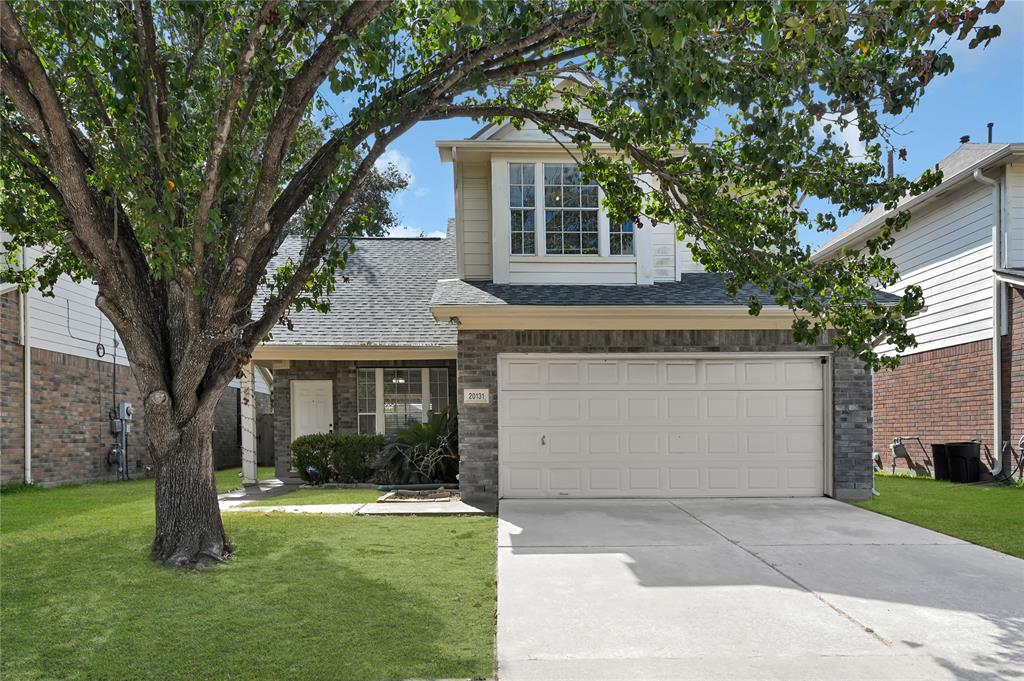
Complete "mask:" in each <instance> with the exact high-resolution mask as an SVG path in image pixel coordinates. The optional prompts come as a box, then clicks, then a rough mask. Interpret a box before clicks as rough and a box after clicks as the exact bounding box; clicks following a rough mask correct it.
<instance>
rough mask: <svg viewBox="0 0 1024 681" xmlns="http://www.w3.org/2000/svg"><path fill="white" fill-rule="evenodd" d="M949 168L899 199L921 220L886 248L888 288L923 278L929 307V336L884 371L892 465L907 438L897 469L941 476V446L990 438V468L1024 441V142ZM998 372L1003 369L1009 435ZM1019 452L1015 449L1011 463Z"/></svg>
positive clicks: (834, 245) (923, 318) (832, 246)
mask: <svg viewBox="0 0 1024 681" xmlns="http://www.w3.org/2000/svg"><path fill="white" fill-rule="evenodd" d="M939 167H940V168H941V169H942V170H943V181H942V184H941V185H939V186H938V187H936V188H934V189H932V190H931V191H929V192H926V193H924V194H921V195H920V196H917V197H914V198H912V199H909V200H907V201H905V202H904V203H903V204H902V205H901V206H900V207H899V209H901V210H903V209H906V210H910V211H911V215H912V217H911V219H910V222H909V223H908V225H907V226H906V228H904V229H903V230H902V231H900V232H898V233H897V234H896V236H895V243H894V244H893V246H892V247H891V248H890V249H889V250H888V251H887V254H888V255H889V257H891V258H892V259H893V261H894V262H895V263H896V265H897V268H898V269H899V272H900V277H901V278H900V280H899V282H898V283H897V284H896V285H895V286H893V287H891V288H890V289H888V290H889V291H890V292H893V293H899V292H902V290H903V289H904V288H905V287H906V286H907V285H910V284H917V285H919V286H921V288H922V290H923V292H924V302H925V305H926V308H925V310H924V311H922V312H921V313H919V314H918V315H916V316H915V317H914V318H913V319H911V320H910V321H909V324H908V326H909V329H910V331H911V332H912V333H914V335H915V336H916V338H917V342H918V345H917V347H915V348H912V349H910V350H907V351H905V352H904V353H903V356H902V360H901V364H900V367H899V368H898V369H896V370H894V371H883V372H881V373H879V374H877V375H876V376H875V378H874V398H873V406H874V426H875V427H874V449H875V451H876V452H878V453H879V455H880V456H881V462H880V463H881V465H882V466H884V467H885V468H887V469H888V468H889V467H890V466H892V465H893V460H892V455H891V449H890V444H891V443H892V441H893V439H894V438H897V437H901V438H905V440H906V441H905V444H906V448H907V452H908V454H909V460H908V459H907V458H905V457H902V456H901V457H898V459H897V461H896V462H895V463H896V466H897V468H898V469H900V468H904V469H905V468H911V469H914V470H916V471H918V472H920V473H924V474H930V473H931V468H932V461H931V452H930V449H931V448H930V445H931V444H932V443H941V442H951V441H963V440H975V439H976V440H980V441H981V442H982V445H983V451H984V455H983V460H984V462H985V463H986V464H987V465H988V466H989V468H991V467H993V466H995V463H996V462H995V458H994V457H995V454H996V452H998V451H999V450H1000V449H1002V446H1003V443H1007V442H1009V443H1010V444H1012V445H1013V447H1014V448H1016V445H1017V441H1018V440H1019V438H1020V437H1021V436H1022V435H1024V144H964V145H962V146H960V147H959V148H958V149H957V150H956V151H954V152H953V153H952V154H950V155H949V156H947V157H946V158H945V159H943V160H942V161H941V162H940V163H939ZM976 174H980V175H981V177H982V178H983V179H982V180H979V179H977V178H976V177H975V175H976ZM984 178H988V179H990V180H992V181H994V182H995V184H996V186H995V187H993V186H992V185H991V184H989V183H986V182H985V181H984ZM893 212H894V211H885V210H876V211H874V212H872V213H870V214H868V215H867V216H865V217H864V218H862V219H861V220H859V221H858V222H857V223H855V224H854V225H853V226H851V227H850V228H849V229H848V230H846V231H844V232H843V233H841V234H839V235H838V236H836V237H835V238H834V239H832V240H831V241H830V242H828V243H827V244H825V245H824V246H823V247H822V248H821V249H819V250H818V251H817V252H816V253H815V256H814V257H815V258H818V259H824V258H829V257H832V256H833V255H835V254H836V253H838V252H840V250H841V249H843V248H851V249H857V248H861V247H863V245H864V243H865V241H866V240H867V239H870V238H872V237H873V236H875V235H876V234H877V233H878V229H879V227H880V226H881V225H882V224H884V221H885V219H886V218H887V217H889V216H891V215H892V214H893ZM996 230H998V231H999V237H998V238H996V239H993V235H994V232H995V231H996ZM993 245H995V246H996V248H995V249H993ZM993 333H995V334H997V335H996V336H995V337H998V338H999V339H1000V343H999V348H1000V357H999V359H998V360H996V359H995V358H994V357H993V351H992V348H993V337H994V336H993ZM879 351H881V352H893V348H890V347H887V346H881V347H880V348H879ZM993 376H1001V380H1000V385H999V388H1000V392H1001V395H1000V397H999V399H1000V400H1001V406H1002V409H1001V412H1002V413H1001V419H1000V421H1001V423H1000V425H999V426H998V428H999V430H1000V431H1001V434H1000V436H999V437H998V438H997V437H996V433H995V431H996V428H997V425H996V424H995V422H994V419H993V414H994V413H995V409H994V405H995V401H996V396H995V392H994V390H993V385H994V381H993ZM915 438H920V440H921V442H922V443H923V444H924V447H923V448H922V447H921V446H920V445H919V444H918V442H917V440H916V439H915ZM1018 457H1019V453H1018V454H1010V452H1009V450H1007V451H1005V452H1004V455H1003V459H1002V462H1001V464H1002V465H1001V468H1002V470H1003V471H1009V470H1010V469H1012V468H1013V467H1014V465H1015V464H1016V463H1017V461H1019V458H1018Z"/></svg>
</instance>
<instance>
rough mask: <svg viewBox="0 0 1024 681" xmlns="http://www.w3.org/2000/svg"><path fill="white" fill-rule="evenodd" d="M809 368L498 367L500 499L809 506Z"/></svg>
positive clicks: (737, 360) (557, 363)
mask: <svg viewBox="0 0 1024 681" xmlns="http://www.w3.org/2000/svg"><path fill="white" fill-rule="evenodd" d="M822 359H823V358H822V357H820V356H807V357H799V356H793V355H789V356H785V357H773V356H772V355H769V354H765V355H763V356H757V357H752V356H745V357H739V356H729V355H727V354H723V355H720V356H715V357H714V358H690V357H686V356H683V355H678V354H677V355H662V356H661V357H651V356H649V355H648V356H643V357H636V358H635V359H633V358H629V357H622V356H619V357H615V356H607V355H605V356H601V355H551V356H547V357H545V356H544V355H539V354H533V355H518V356H516V355H503V356H502V357H500V358H499V361H498V371H499V376H500V378H499V384H498V385H499V398H498V424H499V427H498V432H499V439H498V441H499V445H498V461H499V469H500V473H499V474H500V482H499V489H500V493H501V495H502V496H503V497H506V498H515V497H520V498H523V497H570V498H572V497H643V496H647V497H711V496H722V497H731V496H752V497H763V496H820V495H822V494H823V492H824V477H825V475H824V470H825V451H826V449H825V404H826V400H825V395H824V390H825V387H824V386H825V380H824V377H825V368H826V367H825V366H823V364H822Z"/></svg>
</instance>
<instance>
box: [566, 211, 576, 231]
mask: <svg viewBox="0 0 1024 681" xmlns="http://www.w3.org/2000/svg"><path fill="white" fill-rule="evenodd" d="M562 231H563V232H578V231H580V213H579V211H577V210H567V211H565V212H564V213H562Z"/></svg>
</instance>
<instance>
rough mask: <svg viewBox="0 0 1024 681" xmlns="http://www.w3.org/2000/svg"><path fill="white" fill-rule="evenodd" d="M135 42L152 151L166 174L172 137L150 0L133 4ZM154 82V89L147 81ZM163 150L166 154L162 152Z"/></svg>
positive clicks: (137, 1)
mask: <svg viewBox="0 0 1024 681" xmlns="http://www.w3.org/2000/svg"><path fill="white" fill-rule="evenodd" d="M133 9H134V16H135V33H136V40H137V41H138V43H139V57H140V60H141V62H142V67H143V72H144V73H143V78H142V89H143V97H144V99H145V107H146V113H147V115H148V117H149V127H150V131H151V133H152V135H153V150H154V151H155V152H156V157H157V160H159V161H160V167H161V170H162V171H163V172H165V173H166V172H167V156H168V155H169V154H170V153H171V152H170V150H171V136H170V131H169V130H168V129H167V109H166V107H167V92H166V90H165V88H164V77H163V68H162V67H161V66H160V64H159V61H158V58H157V54H156V34H155V31H154V28H153V11H152V8H151V7H150V5H149V0H136V2H135V3H133ZM151 78H152V81H153V82H155V83H156V88H155V89H154V87H153V84H152V83H151V82H150V79H151ZM165 147H166V150H167V153H166V154H165V153H164V149H165Z"/></svg>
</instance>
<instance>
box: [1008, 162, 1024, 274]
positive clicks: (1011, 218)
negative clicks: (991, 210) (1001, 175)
mask: <svg viewBox="0 0 1024 681" xmlns="http://www.w3.org/2000/svg"><path fill="white" fill-rule="evenodd" d="M1003 229H1004V230H1005V234H1006V241H1005V248H1006V253H1005V255H1006V261H1005V262H1006V266H1007V267H1024V163H1020V162H1017V163H1011V164H1010V165H1008V166H1006V212H1005V214H1004V215H1003Z"/></svg>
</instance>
